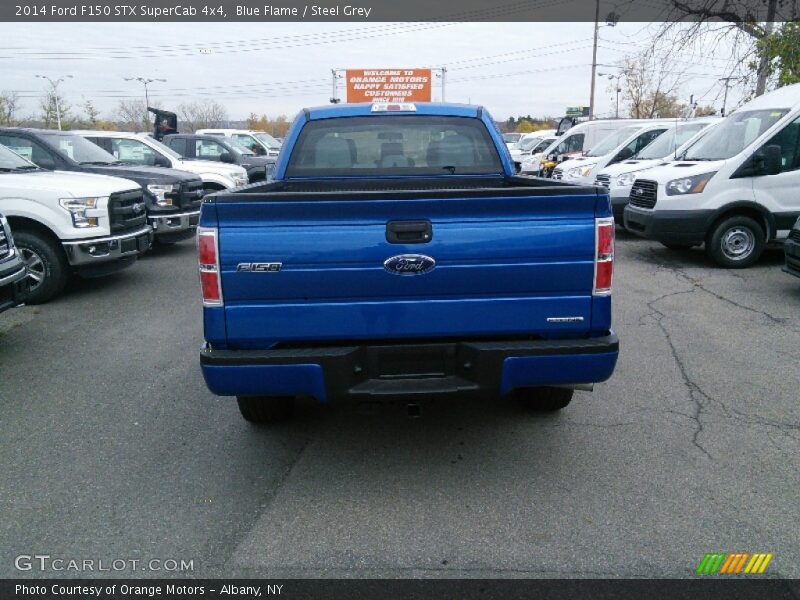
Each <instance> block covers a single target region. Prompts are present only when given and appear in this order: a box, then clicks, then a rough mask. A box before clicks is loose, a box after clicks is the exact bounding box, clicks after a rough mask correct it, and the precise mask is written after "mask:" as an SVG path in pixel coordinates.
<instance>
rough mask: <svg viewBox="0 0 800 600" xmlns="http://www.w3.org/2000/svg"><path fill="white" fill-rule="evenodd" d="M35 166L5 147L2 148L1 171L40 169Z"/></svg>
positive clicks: (0, 157) (0, 152)
mask: <svg viewBox="0 0 800 600" xmlns="http://www.w3.org/2000/svg"><path fill="white" fill-rule="evenodd" d="M38 168H39V167H37V166H36V165H35V164H33V163H32V162H30V161H27V160H25V159H24V158H22V157H21V156H20V155H19V154H17V153H16V152H12V151H11V150H9V149H8V148H6V147H5V146H0V171H23V170H26V169H38Z"/></svg>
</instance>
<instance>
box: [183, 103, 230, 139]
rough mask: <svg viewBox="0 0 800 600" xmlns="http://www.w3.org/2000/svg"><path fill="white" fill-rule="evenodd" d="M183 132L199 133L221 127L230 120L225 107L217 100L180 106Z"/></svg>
mask: <svg viewBox="0 0 800 600" xmlns="http://www.w3.org/2000/svg"><path fill="white" fill-rule="evenodd" d="M178 116H179V121H178V123H179V126H180V129H181V131H187V132H189V131H191V132H194V131H197V130H198V129H206V128H208V127H219V126H220V125H222V124H223V122H224V121H226V120H227V118H228V113H227V111H226V110H225V107H224V106H222V105H221V104H220V103H219V102H217V101H216V100H202V101H199V102H189V103H183V104H181V105H180V106H178Z"/></svg>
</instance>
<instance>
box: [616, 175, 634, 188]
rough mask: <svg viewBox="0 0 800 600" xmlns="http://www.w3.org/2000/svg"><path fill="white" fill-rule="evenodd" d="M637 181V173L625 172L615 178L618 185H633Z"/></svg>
mask: <svg viewBox="0 0 800 600" xmlns="http://www.w3.org/2000/svg"><path fill="white" fill-rule="evenodd" d="M634 181H636V173H623V174H622V175H620V176H619V177H617V179H616V180H615V183H616V184H617V186H618V187H631V186H632V185H633V182H634Z"/></svg>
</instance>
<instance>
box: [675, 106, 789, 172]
mask: <svg viewBox="0 0 800 600" xmlns="http://www.w3.org/2000/svg"><path fill="white" fill-rule="evenodd" d="M787 112H789V109H786V108H779V109H765V110H746V111H736V112H735V113H733V114H732V115H731V116H730V117H728V118H726V119H725V120H724V121H723V122H722V123H720V124H719V125H717V126H716V127H715V128H714V129H713V130H712V131H710V132H708V135H705V136H703V137H702V138H700V139H699V140H697V141H696V142H695V143H694V144H692V145H691V146H690V147H689V149H688V150H686V152H684V153H683V156H682V157H681V158H682V159H683V160H725V159H727V158H730V157H732V156H736V155H737V154H739V152H741V151H742V150H744V149H745V148H747V146H749V145H750V144H751V143H752V142H753V140H755V139H756V138H758V137H759V136H760V135H761V134H762V133H764V132H765V131H766V130H767V129H769V128H770V127H772V126H773V125H774V124H775V123H776V122H777V121H778V119H780V118H781V117H782V116H783V115H785V114H786V113H787Z"/></svg>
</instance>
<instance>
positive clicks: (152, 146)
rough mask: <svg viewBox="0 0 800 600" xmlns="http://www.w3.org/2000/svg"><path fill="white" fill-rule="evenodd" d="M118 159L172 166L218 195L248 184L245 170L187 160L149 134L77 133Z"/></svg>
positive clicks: (149, 164) (151, 165)
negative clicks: (187, 173)
mask: <svg viewBox="0 0 800 600" xmlns="http://www.w3.org/2000/svg"><path fill="white" fill-rule="evenodd" d="M75 133H77V134H78V135H82V136H83V137H85V138H86V139H87V140H89V141H91V142H94V143H95V144H97V145H98V146H100V147H101V148H102V149H103V150H105V151H106V152H109V153H110V154H113V155H114V157H116V159H117V160H119V161H121V162H122V163H125V164H127V165H136V166H139V167H168V168H172V169H177V170H180V171H188V172H189V173H194V174H195V175H196V176H198V177H200V179H202V180H203V184H202V185H203V190H204V191H205V192H206V193H208V192H216V191H219V190H225V189H229V188H233V187H239V186H240V185H246V184H247V173H246V172H245V170H244V169H243V168H242V167H240V166H238V165H233V164H225V163H222V162H212V161H208V160H187V159H185V158H183V157H182V156H181V155H180V154H178V153H177V152H175V151H174V150H172V149H171V148H169V147H168V146H166V145H164V144H162V143H161V142H159V141H158V140H156V139H155V138H154V137H152V136H150V135H147V134H146V133H128V132H124V131H76V132H75Z"/></svg>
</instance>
